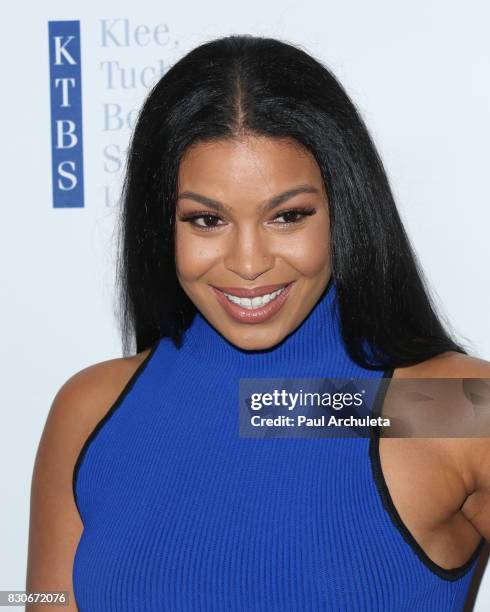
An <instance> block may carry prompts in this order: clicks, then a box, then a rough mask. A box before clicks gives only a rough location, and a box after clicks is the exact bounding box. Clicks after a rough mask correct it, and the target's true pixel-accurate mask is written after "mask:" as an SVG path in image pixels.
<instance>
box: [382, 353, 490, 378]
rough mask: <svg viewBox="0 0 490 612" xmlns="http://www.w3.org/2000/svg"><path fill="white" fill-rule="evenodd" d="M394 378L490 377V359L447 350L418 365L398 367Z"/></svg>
mask: <svg viewBox="0 0 490 612" xmlns="http://www.w3.org/2000/svg"><path fill="white" fill-rule="evenodd" d="M393 378H490V361H486V360H485V359H480V358H479V357H472V356H470V355H463V354H462V353H457V352H455V351H447V352H445V353H441V354H439V355H436V356H435V357H431V358H430V359H427V360H425V361H422V362H420V363H417V364H416V365H411V366H407V367H404V368H396V369H395V371H394V372H393Z"/></svg>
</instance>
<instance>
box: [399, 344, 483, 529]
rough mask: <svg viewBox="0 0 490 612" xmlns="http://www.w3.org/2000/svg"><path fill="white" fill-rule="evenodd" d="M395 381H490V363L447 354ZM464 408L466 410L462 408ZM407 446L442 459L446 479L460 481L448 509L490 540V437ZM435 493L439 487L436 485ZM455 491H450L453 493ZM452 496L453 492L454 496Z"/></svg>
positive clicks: (405, 371) (401, 372) (413, 442)
mask: <svg viewBox="0 0 490 612" xmlns="http://www.w3.org/2000/svg"><path fill="white" fill-rule="evenodd" d="M393 378H394V379H404V378H480V379H489V380H490V362H489V361H486V360H485V359H480V358H477V357H472V356H469V355H464V354H461V353H457V352H453V351H450V352H446V353H442V354H440V355H437V356H436V357H432V358H430V359H428V360H426V361H423V362H421V363H418V364H416V365H413V366H408V367H404V368H397V369H396V370H395V371H394V373H393ZM461 409H463V408H461ZM395 441H396V440H395ZM403 442H406V444H407V445H410V444H411V445H412V446H414V447H415V446H416V447H417V448H418V449H419V448H422V447H424V448H425V449H427V456H429V455H431V456H435V455H437V457H438V458H439V461H440V465H441V469H443V470H444V471H445V477H444V478H439V480H440V481H441V482H444V483H447V482H450V479H453V480H454V481H455V482H456V481H457V482H459V483H460V486H458V487H455V491H457V490H458V489H459V491H460V492H459V494H458V493H455V494H454V502H457V503H454V502H453V503H452V504H451V503H449V504H448V507H450V506H451V505H452V507H453V508H454V507H457V508H458V509H459V511H460V513H462V515H463V516H464V517H465V518H466V520H467V521H468V522H469V523H470V524H471V525H472V527H473V528H474V529H475V530H476V531H477V532H478V533H479V534H480V535H482V536H483V537H485V538H486V539H487V540H490V513H489V512H488V510H487V509H488V508H489V507H490V476H489V474H490V437H488V436H487V437H448V438H441V437H439V438H425V439H419V440H417V439H413V440H408V439H407V440H406V441H405V440H404V441H403ZM434 487H435V488H434V490H436V489H437V487H436V486H435V485H434ZM451 491H452V489H451V488H450V487H449V488H447V492H449V493H451ZM451 494H452V493H451Z"/></svg>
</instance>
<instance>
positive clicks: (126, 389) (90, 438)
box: [72, 340, 160, 514]
mask: <svg viewBox="0 0 490 612" xmlns="http://www.w3.org/2000/svg"><path fill="white" fill-rule="evenodd" d="M159 344H160V340H157V341H156V342H155V344H154V345H153V346H152V348H151V351H150V352H149V353H148V355H147V356H146V357H145V358H144V359H143V361H142V362H141V363H140V364H139V366H138V367H137V368H136V370H135V371H134V372H133V374H132V375H131V377H130V378H129V380H128V381H127V383H126V384H125V385H124V387H123V389H122V391H121V392H120V393H119V395H118V397H117V398H116V400H115V401H114V403H113V404H112V406H111V407H110V408H109V410H108V411H107V412H106V413H105V415H104V416H103V417H102V418H101V419H100V420H99V422H98V423H97V424H96V425H95V427H94V429H93V430H92V432H91V433H90V435H89V436H88V438H87V439H86V440H85V442H84V444H83V446H82V448H81V449H80V452H79V454H78V457H77V460H76V462H75V466H74V468H73V478H72V491H73V499H74V500H75V505H76V507H77V510H78V513H79V514H80V508H79V507H78V501H77V490H76V486H77V477H78V472H79V471H80V467H81V465H82V463H83V459H84V457H85V454H86V452H87V450H88V447H89V446H90V444H91V443H92V442H93V440H94V439H95V437H96V435H97V434H98V433H99V431H100V430H101V429H102V427H103V425H104V423H105V422H106V421H107V420H108V419H109V418H110V417H111V416H112V415H113V414H114V412H115V411H116V409H117V408H118V407H119V406H120V405H121V404H122V401H123V400H124V398H125V397H126V396H127V395H128V393H129V392H130V391H131V389H132V388H133V386H134V384H135V383H136V381H137V379H138V378H139V376H140V374H142V373H143V370H144V369H145V367H146V365H147V364H148V363H149V361H150V359H151V358H152V356H153V354H154V353H155V351H156V350H157V348H158V346H159Z"/></svg>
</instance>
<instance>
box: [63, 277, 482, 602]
mask: <svg viewBox="0 0 490 612" xmlns="http://www.w3.org/2000/svg"><path fill="white" fill-rule="evenodd" d="M335 296H336V292H335V283H334V282H333V281H330V283H329V285H328V287H327V288H326V290H325V292H324V293H323V294H322V296H321V298H320V299H319V300H318V302H317V304H316V305H315V307H314V308H313V310H312V311H311V312H310V313H309V315H308V316H307V318H306V319H305V320H304V321H303V322H302V324H301V325H300V326H299V327H298V328H297V329H296V330H295V331H293V332H292V333H291V334H290V335H289V336H287V337H286V338H285V340H283V341H282V342H281V343H279V344H278V345H276V346H275V347H273V348H271V349H267V350H260V351H247V350H242V349H240V348H238V347H236V346H235V345H233V344H231V343H230V342H228V341H227V340H226V338H224V337H223V336H222V335H221V334H220V333H219V332H218V331H217V330H216V329H215V328H214V327H212V326H211V324H210V323H209V322H208V321H207V320H206V319H205V318H204V317H203V316H202V315H201V314H200V313H199V312H198V313H197V314H196V316H195V318H194V320H193V322H192V324H191V326H190V327H189V329H188V330H187V331H186V332H185V337H184V343H183V346H182V347H181V348H180V349H177V348H176V347H175V346H174V344H173V342H172V341H171V340H170V339H169V338H166V337H163V338H160V339H159V340H158V341H157V342H156V343H155V344H154V345H153V347H152V349H151V352H150V353H149V354H148V355H147V357H146V358H145V360H144V361H143V362H142V363H141V364H140V366H139V367H138V369H137V370H136V371H135V372H134V374H133V376H132V377H131V379H130V380H129V381H128V383H127V384H126V386H125V388H124V389H123V390H122V391H121V393H120V395H119V397H118V399H117V400H116V401H115V403H114V404H113V405H112V406H111V407H110V409H109V410H108V412H107V413H106V414H105V416H104V417H103V418H102V419H101V420H100V421H99V422H98V424H97V425H96V427H95V428H94V430H93V431H92V433H91V434H90V436H89V437H88V439H87V440H86V442H85V444H84V446H83V447H82V449H81V451H80V454H79V456H78V459H77V462H76V465H75V468H74V472H73V491H74V496H75V501H76V504H77V508H78V510H79V513H80V517H81V519H82V522H83V526H84V529H83V532H82V535H81V539H80V542H79V544H78V547H77V549H76V553H75V558H74V565H73V589H74V594H75V599H76V601H77V604H78V608H79V610H80V611H81V612H85V611H87V612H112V611H114V612H123V611H126V610H128V611H129V610H131V611H138V612H139V611H145V612H147V611H169V612H181V611H186V612H190V611H192V612H194V611H196V612H197V611H206V612H208V611H209V612H221V611H222V612H234V611H240V612H244V611H247V612H248V611H250V612H296V611H298V612H310V611H311V612H313V611H315V612H317V611H320V610H322V611H330V610H334V611H342V612H353V611H386V612H388V611H389V612H398V611H410V612H413V611H417V612H424V611H427V612H428V611H433V612H442V611H445V612H446V611H447V612H449V611H455V610H457V611H459V610H462V608H463V605H464V600H465V598H466V594H467V591H468V587H469V583H470V580H471V578H472V575H473V573H474V570H475V565H476V561H477V558H478V556H479V553H480V551H481V548H482V545H483V544H484V540H483V538H482V541H481V542H480V543H479V545H478V547H477V548H476V550H475V551H474V553H473V554H472V556H471V558H470V559H468V561H467V562H466V563H465V564H464V565H461V566H459V567H455V568H453V569H444V568H443V567H441V566H439V565H437V564H436V563H434V562H433V561H432V560H431V559H430V558H429V557H428V555H426V554H425V552H424V551H423V549H422V548H421V547H420V546H419V545H418V543H417V542H416V540H415V538H414V537H413V536H412V535H411V533H410V531H409V530H408V529H407V527H406V526H405V525H404V523H403V521H402V520H401V518H400V516H399V514H398V512H397V510H396V508H395V506H394V504H393V502H392V500H391V497H390V493H389V490H388V488H387V485H386V482H385V480H384V477H383V473H382V470H381V466H380V459H379V450H378V442H379V432H378V433H376V432H377V430H378V428H377V427H371V431H372V432H373V433H370V435H368V436H366V437H343V438H342V437H337V438H333V437H332V438H323V439H322V438H294V439H293V438H290V437H286V438H284V437H283V438H281V437H275V438H274V437H269V438H266V439H263V438H262V439H257V438H250V437H241V436H240V435H239V430H238V420H239V415H238V399H237V394H238V391H237V389H238V383H239V380H240V378H298V377H304V378H365V379H366V378H371V377H374V378H376V379H377V380H378V381H381V380H382V379H383V377H390V376H391V375H392V372H393V370H391V371H386V372H382V371H372V370H367V369H364V368H361V367H360V366H359V365H357V364H356V363H355V362H353V361H352V360H351V359H350V357H349V356H348V355H347V353H346V351H345V348H344V345H343V341H342V337H341V334H340V320H339V316H338V308H337V302H336V300H335ZM373 382H374V381H373ZM376 384H377V385H379V383H378V382H376ZM378 392H379V387H378Z"/></svg>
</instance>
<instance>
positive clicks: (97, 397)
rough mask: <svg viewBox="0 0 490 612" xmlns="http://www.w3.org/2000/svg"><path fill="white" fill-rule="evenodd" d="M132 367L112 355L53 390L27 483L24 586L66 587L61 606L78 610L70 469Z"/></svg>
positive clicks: (78, 527) (76, 526) (77, 525)
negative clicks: (66, 601) (66, 598)
mask: <svg viewBox="0 0 490 612" xmlns="http://www.w3.org/2000/svg"><path fill="white" fill-rule="evenodd" d="M136 357H138V356H136ZM137 365H138V360H137V359H136V358H128V359H114V360H110V361H106V362H102V363H99V364H96V365H93V366H90V367H88V368H85V369H84V370H81V371H80V372H78V373H77V374H75V375H74V376H72V377H71V378H70V379H69V380H68V381H67V382H66V383H65V384H64V385H63V386H62V387H61V388H60V390H59V391H58V393H57V394H56V396H55V398H54V400H53V403H52V405H51V408H50V411H49V414H48V417H47V419H46V423H45V426H44V429H43V432H42V435H41V439H40V442H39V446H38V449H37V454H36V459H35V463H34V469H33V475H32V483H31V498H30V522H29V548H28V561H27V577H26V590H27V591H31V592H45V591H68V593H69V601H70V605H69V607H68V608H64V609H68V610H77V606H76V603H75V598H74V595H73V585H72V569H73V560H74V555H75V550H76V547H77V545H78V542H79V540H80V536H81V533H82V530H83V524H82V521H81V519H80V515H79V513H78V509H77V507H76V504H75V500H74V497H73V480H72V479H73V469H74V466H75V463H76V460H77V458H78V455H79V453H80V450H81V448H82V446H83V444H84V442H85V440H86V439H87V438H88V436H89V435H90V433H91V432H92V430H93V429H94V427H95V426H96V424H97V423H98V421H99V420H100V419H101V418H102V417H103V416H104V414H105V413H106V412H107V410H108V409H109V408H110V406H111V405H112V403H113V402H114V401H115V400H116V399H117V396H118V395H119V393H120V392H121V390H122V388H123V387H124V385H125V384H126V382H127V381H128V380H129V378H130V377H131V375H132V373H133V372H134V370H135V368H136V367H137ZM58 608H59V606H57V607H56V608H54V607H51V606H48V607H47V606H46V605H42V606H36V605H30V606H28V607H27V608H26V609H27V611H28V612H34V611H35V610H46V609H53V610H54V609H58Z"/></svg>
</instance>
